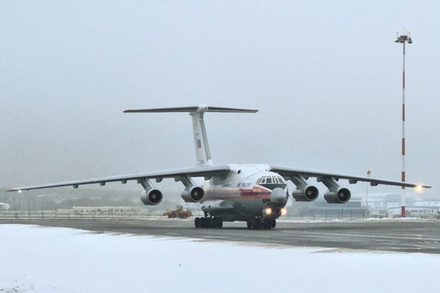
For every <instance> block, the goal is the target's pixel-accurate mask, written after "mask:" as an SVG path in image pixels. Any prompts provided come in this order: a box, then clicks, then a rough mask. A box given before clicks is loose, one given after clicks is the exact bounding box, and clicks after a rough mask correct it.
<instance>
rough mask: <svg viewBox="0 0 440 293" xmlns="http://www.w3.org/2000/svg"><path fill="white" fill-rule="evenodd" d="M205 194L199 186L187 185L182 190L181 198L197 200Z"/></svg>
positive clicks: (190, 200)
mask: <svg viewBox="0 0 440 293" xmlns="http://www.w3.org/2000/svg"><path fill="white" fill-rule="evenodd" d="M204 196H205V191H204V190H203V188H201V187H199V186H189V187H187V188H185V191H183V192H182V198H183V200H184V201H185V202H199V201H201V200H202V199H203V197H204Z"/></svg>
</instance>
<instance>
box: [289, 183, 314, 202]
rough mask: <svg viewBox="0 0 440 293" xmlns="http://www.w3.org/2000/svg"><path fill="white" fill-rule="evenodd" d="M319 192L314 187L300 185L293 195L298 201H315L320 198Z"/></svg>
mask: <svg viewBox="0 0 440 293" xmlns="http://www.w3.org/2000/svg"><path fill="white" fill-rule="evenodd" d="M318 195H319V190H318V188H316V187H315V186H312V185H300V186H297V188H296V190H295V191H294V192H293V193H292V196H293V198H294V199H295V200H296V201H314V200H315V199H317V198H318Z"/></svg>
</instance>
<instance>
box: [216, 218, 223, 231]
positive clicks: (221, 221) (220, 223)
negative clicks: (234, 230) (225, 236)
mask: <svg viewBox="0 0 440 293" xmlns="http://www.w3.org/2000/svg"><path fill="white" fill-rule="evenodd" d="M217 228H219V229H222V228H223V218H217Z"/></svg>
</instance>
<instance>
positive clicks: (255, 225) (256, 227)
mask: <svg viewBox="0 0 440 293" xmlns="http://www.w3.org/2000/svg"><path fill="white" fill-rule="evenodd" d="M261 226H262V225H261V219H260V218H254V220H253V221H252V228H253V229H254V230H260V229H261Z"/></svg>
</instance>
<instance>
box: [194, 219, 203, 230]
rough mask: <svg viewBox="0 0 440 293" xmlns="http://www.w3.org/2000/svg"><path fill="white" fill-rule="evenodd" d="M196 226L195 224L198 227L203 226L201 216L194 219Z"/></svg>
mask: <svg viewBox="0 0 440 293" xmlns="http://www.w3.org/2000/svg"><path fill="white" fill-rule="evenodd" d="M194 226H195V227H196V228H200V227H201V223H200V218H199V217H196V218H195V219H194Z"/></svg>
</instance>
